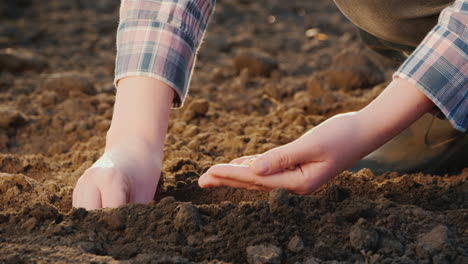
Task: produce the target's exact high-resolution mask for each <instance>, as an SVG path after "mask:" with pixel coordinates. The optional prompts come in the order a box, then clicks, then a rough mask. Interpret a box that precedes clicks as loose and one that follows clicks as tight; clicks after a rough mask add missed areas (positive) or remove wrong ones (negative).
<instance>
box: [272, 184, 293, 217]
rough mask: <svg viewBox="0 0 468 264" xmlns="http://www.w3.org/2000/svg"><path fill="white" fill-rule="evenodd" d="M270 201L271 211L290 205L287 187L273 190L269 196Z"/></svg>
mask: <svg viewBox="0 0 468 264" xmlns="http://www.w3.org/2000/svg"><path fill="white" fill-rule="evenodd" d="M268 203H269V205H270V211H271V212H272V213H275V212H277V211H278V210H279V209H280V208H281V207H284V206H288V203H289V195H288V190H286V189H275V190H272V191H271V192H270V196H269V198H268Z"/></svg>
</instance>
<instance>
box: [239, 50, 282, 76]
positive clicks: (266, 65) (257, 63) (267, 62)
mask: <svg viewBox="0 0 468 264" xmlns="http://www.w3.org/2000/svg"><path fill="white" fill-rule="evenodd" d="M234 67H235V68H236V71H237V72H238V73H240V72H241V71H242V70H243V69H248V72H249V75H250V76H266V77H268V76H270V75H271V73H272V72H273V70H276V69H277V68H278V62H277V61H276V60H275V59H274V58H273V57H272V56H269V55H267V54H265V53H262V52H243V53H241V54H239V55H237V56H236V57H235V58H234Z"/></svg>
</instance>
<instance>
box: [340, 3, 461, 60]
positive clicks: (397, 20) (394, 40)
mask: <svg viewBox="0 0 468 264" xmlns="http://www.w3.org/2000/svg"><path fill="white" fill-rule="evenodd" d="M334 1H335V3H336V5H337V6H338V8H340V10H341V12H343V14H344V15H345V16H346V17H347V18H348V19H349V20H351V22H353V23H354V24H355V25H356V26H357V27H358V29H359V35H360V36H361V39H362V40H363V42H364V43H366V44H367V45H368V46H369V47H370V48H371V49H373V50H375V51H377V52H378V53H380V54H382V55H385V56H386V57H390V58H392V59H395V60H397V61H403V60H405V59H406V57H407V56H408V55H409V54H410V53H411V52H412V51H413V50H414V49H415V48H416V46H418V45H419V43H421V41H422V40H423V39H424V37H425V36H426V35H427V33H428V32H429V31H430V30H431V29H432V28H433V27H434V26H435V25H436V24H437V19H438V17H439V14H440V12H441V11H442V9H444V8H445V7H447V6H449V5H451V4H452V3H453V2H454V0H334Z"/></svg>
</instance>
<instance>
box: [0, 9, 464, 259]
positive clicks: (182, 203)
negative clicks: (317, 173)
mask: <svg viewBox="0 0 468 264" xmlns="http://www.w3.org/2000/svg"><path fill="white" fill-rule="evenodd" d="M46 2H47V3H46ZM46 2H44V1H33V0H21V1H18V0H3V1H2V2H0V172H1V173H0V263H31V262H38V263H44V262H73V263H76V262H93V263H103V262H115V261H122V262H128V263H199V262H201V263H246V262H249V263H468V231H467V230H468V183H467V176H468V167H467V168H465V169H464V170H463V171H461V172H460V173H458V174H456V175H425V174H422V173H416V174H411V175H400V174H397V173H386V174H384V175H380V176H375V175H373V173H372V172H371V171H369V170H366V169H365V170H362V171H360V172H358V173H350V172H344V173H342V174H341V175H340V176H339V177H337V178H335V180H334V181H333V182H331V183H329V184H328V185H326V186H323V187H322V188H320V189H319V190H317V191H316V192H315V193H313V194H312V195H308V196H296V195H289V194H287V192H286V191H284V190H275V191H273V192H271V193H264V192H255V191H245V190H235V189H229V188H217V189H200V188H199V187H198V185H197V179H198V176H199V175H200V174H201V173H202V172H204V171H205V170H206V169H207V168H209V167H210V166H211V165H213V164H216V163H219V162H227V161H229V160H231V159H233V158H236V157H239V156H243V155H249V154H256V153H260V152H263V151H266V150H268V149H270V148H273V147H276V146H279V145H282V144H284V143H287V142H290V141H291V140H294V139H295V138H297V137H298V136H300V135H301V134H303V133H304V132H305V131H307V130H308V129H311V128H313V127H314V126H316V125H317V124H319V123H320V122H322V121H323V120H325V119H326V118H328V117H330V116H332V115H334V114H336V113H340V112H344V111H353V110H357V109H360V108H361V107H363V106H365V105H366V104H367V103H368V102H369V101H370V100H372V99H373V98H374V97H375V96H376V95H377V94H378V93H379V92H380V91H381V90H382V89H383V87H384V86H385V83H386V82H388V81H389V80H390V77H391V73H392V71H394V70H395V67H396V66H397V65H396V64H394V63H392V62H390V61H388V60H386V59H384V58H382V57H379V56H378V55H376V54H373V53H372V52H371V51H369V50H367V49H366V48H364V47H363V46H362V45H361V44H360V43H359V40H358V38H357V34H356V32H355V29H354V27H353V25H352V24H350V23H349V22H348V21H347V20H346V19H345V18H344V17H343V16H342V15H341V14H340V13H339V11H338V10H337V9H336V7H335V6H334V5H333V2H332V1H325V0H322V1H318V0H316V1H300V0H289V1H279V0H258V1H243V0H236V1H234V0H222V1H221V0H219V1H218V4H217V9H216V12H215V14H214V16H213V18H212V20H211V23H210V26H209V30H208V33H207V35H206V39H205V43H204V44H203V47H202V49H201V51H200V53H199V57H198V63H197V65H196V70H195V74H194V76H193V81H192V86H191V92H190V97H189V98H188V100H187V102H186V105H185V107H184V108H183V109H180V110H174V111H173V112H172V119H171V121H170V128H169V134H168V136H167V140H166V147H165V160H164V167H163V178H164V182H163V183H162V184H161V185H160V190H159V191H158V194H157V196H156V201H155V202H153V203H152V204H150V205H135V204H132V205H127V206H124V207H121V208H118V209H104V210H97V211H91V212H86V211H84V210H82V209H72V208H71V193H72V188H73V186H74V184H75V182H76V180H77V179H78V177H79V176H80V175H81V173H82V172H83V171H84V170H85V169H86V168H88V167H89V166H90V165H91V164H92V163H93V162H94V161H95V160H96V159H97V158H98V157H99V156H100V154H101V152H102V150H103V147H104V139H105V132H106V131H107V129H108V127H109V124H110V119H111V115H112V105H113V102H114V89H113V87H112V79H113V68H114V58H115V47H114V45H115V44H114V43H115V31H116V26H117V21H118V5H119V2H120V1H115V0H99V1H91V0H89V1H88V0H76V1H62V0H49V1H46ZM308 29H314V30H309V31H308ZM305 32H307V34H305Z"/></svg>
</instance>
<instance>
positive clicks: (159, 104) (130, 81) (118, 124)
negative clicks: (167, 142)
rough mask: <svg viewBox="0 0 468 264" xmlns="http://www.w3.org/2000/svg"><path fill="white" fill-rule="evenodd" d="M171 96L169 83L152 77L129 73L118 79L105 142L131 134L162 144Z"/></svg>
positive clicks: (150, 142) (155, 144)
mask: <svg viewBox="0 0 468 264" xmlns="http://www.w3.org/2000/svg"><path fill="white" fill-rule="evenodd" d="M173 96H174V91H173V89H172V88H171V87H170V86H168V85H167V84H165V83H164V82H162V81H160V80H157V79H154V78H150V77H144V76H131V77H126V78H123V79H121V80H119V82H118V87H117V94H116V99H115V105H114V113H113V117H112V123H111V127H110V129H109V131H108V132H107V137H106V144H107V145H114V144H119V142H123V141H127V139H128V138H132V139H136V140H138V141H143V142H146V144H147V145H149V146H152V147H154V148H162V147H163V145H164V139H165V136H166V132H167V126H168V122H169V113H170V107H171V104H172V99H173Z"/></svg>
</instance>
